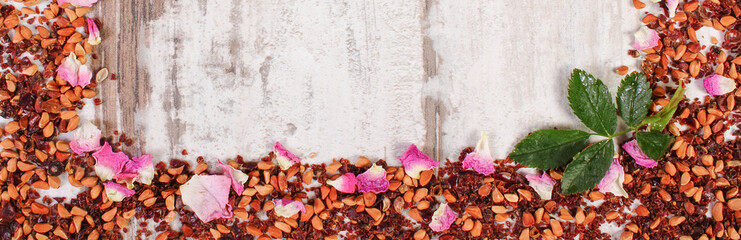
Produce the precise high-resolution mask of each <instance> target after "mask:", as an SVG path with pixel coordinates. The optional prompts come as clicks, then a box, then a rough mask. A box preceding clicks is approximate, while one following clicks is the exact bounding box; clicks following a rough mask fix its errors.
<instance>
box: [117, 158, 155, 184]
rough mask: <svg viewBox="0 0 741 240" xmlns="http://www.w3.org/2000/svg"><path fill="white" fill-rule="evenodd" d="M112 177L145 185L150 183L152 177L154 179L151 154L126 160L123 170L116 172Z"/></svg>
mask: <svg viewBox="0 0 741 240" xmlns="http://www.w3.org/2000/svg"><path fill="white" fill-rule="evenodd" d="M113 179H116V180H118V181H126V182H127V183H129V184H131V183H133V182H134V181H138V182H140V183H143V184H147V185H149V184H152V179H154V163H152V156H150V155H149V154H147V155H143V156H141V157H135V158H133V159H132V160H129V161H127V162H126V164H125V165H124V167H123V170H121V172H120V173H118V174H116V176H114V177H113Z"/></svg>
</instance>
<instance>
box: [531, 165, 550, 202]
mask: <svg viewBox="0 0 741 240" xmlns="http://www.w3.org/2000/svg"><path fill="white" fill-rule="evenodd" d="M525 178H527V181H528V184H529V185H530V187H532V188H533V189H534V190H535V192H537V193H538V196H540V198H541V199H543V200H551V196H552V195H553V186H555V185H556V180H553V178H551V176H550V175H548V174H547V173H545V172H544V173H543V174H542V175H540V176H538V175H537V174H529V175H526V176H525Z"/></svg>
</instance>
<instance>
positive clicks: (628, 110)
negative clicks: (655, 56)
mask: <svg viewBox="0 0 741 240" xmlns="http://www.w3.org/2000/svg"><path fill="white" fill-rule="evenodd" d="M617 105H618V112H620V117H622V118H623V121H625V124H628V126H631V127H636V126H637V125H638V124H639V123H641V120H643V118H645V117H646V114H647V113H648V108H649V106H651V85H650V84H649V83H648V81H646V76H645V75H643V74H642V73H632V74H630V75H628V76H627V77H625V79H623V81H622V82H621V83H620V87H619V88H618V92H617Z"/></svg>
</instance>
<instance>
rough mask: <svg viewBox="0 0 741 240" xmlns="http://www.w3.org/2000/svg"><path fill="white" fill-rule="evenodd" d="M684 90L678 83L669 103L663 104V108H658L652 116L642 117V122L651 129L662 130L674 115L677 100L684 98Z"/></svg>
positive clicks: (677, 103)
mask: <svg viewBox="0 0 741 240" xmlns="http://www.w3.org/2000/svg"><path fill="white" fill-rule="evenodd" d="M685 91H687V89H686V88H685V87H684V85H682V84H679V88H677V91H676V92H674V96H672V99H671V100H669V104H667V105H666V106H664V108H662V109H661V110H659V112H657V113H656V114H654V115H653V116H651V117H648V118H646V119H644V120H643V123H648V124H649V129H651V131H655V132H661V131H662V130H664V128H665V127H666V125H667V124H669V121H671V120H672V117H674V113H675V112H676V111H677V106H678V105H679V102H681V101H682V99H684V92H685Z"/></svg>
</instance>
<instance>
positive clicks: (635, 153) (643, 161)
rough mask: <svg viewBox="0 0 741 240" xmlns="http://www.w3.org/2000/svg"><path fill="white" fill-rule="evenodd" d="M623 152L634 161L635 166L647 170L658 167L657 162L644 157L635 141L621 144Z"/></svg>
mask: <svg viewBox="0 0 741 240" xmlns="http://www.w3.org/2000/svg"><path fill="white" fill-rule="evenodd" d="M623 150H625V152H627V153H628V155H630V157H632V158H633V159H635V160H636V164H638V165H641V166H644V167H647V168H653V167H656V166H657V165H659V163H658V162H656V161H654V160H653V159H651V158H650V157H648V156H646V154H644V153H643V150H641V148H640V147H638V142H637V141H636V140H633V141H630V142H626V143H624V144H623Z"/></svg>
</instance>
